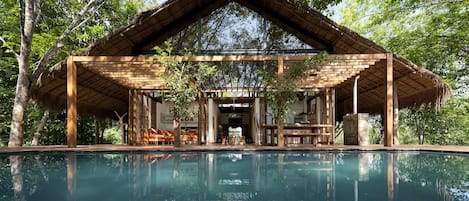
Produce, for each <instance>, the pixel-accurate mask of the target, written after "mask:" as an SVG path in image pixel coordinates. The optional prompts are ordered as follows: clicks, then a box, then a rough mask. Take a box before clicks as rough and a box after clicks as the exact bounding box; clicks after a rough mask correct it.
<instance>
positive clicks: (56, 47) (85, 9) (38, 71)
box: [32, 0, 96, 81]
mask: <svg viewBox="0 0 469 201" xmlns="http://www.w3.org/2000/svg"><path fill="white" fill-rule="evenodd" d="M95 2H96V0H90V1H89V2H88V3H87V4H86V5H85V6H84V7H83V8H82V9H81V10H80V12H78V14H77V15H76V16H75V17H74V18H73V20H72V22H71V23H70V24H69V25H68V27H67V28H66V29H65V31H64V32H63V33H62V35H60V37H59V38H58V39H57V40H56V41H55V43H54V45H52V47H50V48H49V49H48V50H47V51H46V53H45V54H44V56H42V58H41V60H39V64H38V65H37V69H36V71H35V72H34V73H33V76H32V80H33V81H34V80H37V79H38V78H39V76H40V75H41V74H42V73H43V72H44V71H45V70H46V67H47V63H48V62H49V60H50V59H51V58H52V57H53V56H54V55H55V54H56V53H57V51H58V50H59V48H60V47H59V45H60V44H61V43H62V42H63V41H64V40H65V38H67V37H68V36H69V35H70V33H72V31H73V30H74V29H75V28H77V27H78V26H79V25H82V24H81V23H80V22H81V21H82V18H83V16H84V15H85V14H86V13H87V12H88V11H89V10H90V9H91V8H92V7H93V4H94V3H95Z"/></svg>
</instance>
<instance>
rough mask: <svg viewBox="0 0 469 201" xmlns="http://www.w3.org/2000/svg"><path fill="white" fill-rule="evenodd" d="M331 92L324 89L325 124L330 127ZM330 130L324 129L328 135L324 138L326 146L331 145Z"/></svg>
mask: <svg viewBox="0 0 469 201" xmlns="http://www.w3.org/2000/svg"><path fill="white" fill-rule="evenodd" d="M330 95H331V90H330V89H329V88H327V89H326V124H327V125H330V123H331V98H330V97H331V96H330ZM330 129H331V128H326V129H325V130H326V133H327V134H329V135H328V136H326V138H327V144H331V136H330V134H331V131H330Z"/></svg>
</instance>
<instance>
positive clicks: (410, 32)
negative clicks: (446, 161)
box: [339, 0, 469, 145]
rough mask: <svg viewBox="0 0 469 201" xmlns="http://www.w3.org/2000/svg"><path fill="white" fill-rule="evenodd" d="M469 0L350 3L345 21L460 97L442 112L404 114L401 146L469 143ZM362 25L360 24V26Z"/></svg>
mask: <svg viewBox="0 0 469 201" xmlns="http://www.w3.org/2000/svg"><path fill="white" fill-rule="evenodd" d="M467 5H468V2H467V1H465V0H463V1H426V0H399V1H391V0H386V1H381V0H345V1H344V2H343V5H342V6H341V7H340V11H339V13H340V14H339V16H340V19H339V21H340V23H341V24H343V25H345V26H347V27H349V28H351V29H353V30H354V31H357V32H358V33H360V34H362V35H364V36H366V37H368V38H370V39H371V40H373V41H375V42H377V43H378V44H379V45H381V46H383V47H384V48H386V49H388V50H390V51H392V52H393V53H396V54H399V55H402V56H404V57H406V58H408V59H410V60H411V61H412V62H413V63H415V64H417V65H418V66H420V67H423V68H426V69H429V70H431V71H433V72H434V73H436V74H438V75H440V76H442V77H443V79H445V81H446V82H448V83H449V84H450V85H451V86H452V88H453V89H455V94H456V96H455V97H453V98H451V99H450V100H449V101H448V104H447V105H446V107H445V108H443V109H442V110H441V111H436V110H432V109H429V108H427V107H417V108H413V109H408V110H403V111H402V114H401V115H400V121H401V122H402V123H401V126H400V130H399V132H400V137H401V140H400V141H401V143H416V142H418V141H419V140H418V137H419V136H423V137H424V141H425V143H430V144H458V145H461V144H466V145H467V144H468V140H467V137H465V136H467V133H468V128H469V124H468V123H467V106H464V105H465V102H467V96H468V95H467V93H468V91H469V88H468V86H469V78H468V76H467V75H468V74H469V68H468V67H467V64H468V61H469V57H468V50H469V49H468V47H469V40H468V39H467V36H468V35H469V29H468V27H469V15H468V14H467V13H468V11H469V10H468V9H469V7H468V6H467ZM357 22H360V23H357Z"/></svg>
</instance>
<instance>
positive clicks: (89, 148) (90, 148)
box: [0, 145, 469, 154]
mask: <svg viewBox="0 0 469 201" xmlns="http://www.w3.org/2000/svg"><path fill="white" fill-rule="evenodd" d="M54 151H59V152H64V151H65V152H125V151H144V152H146V151H430V152H451V153H464V154H469V146H435V145H397V146H393V147H384V146H383V145H369V146H352V145H322V146H311V145H301V146H288V147H284V148H279V147H276V146H256V145H243V146H222V145H183V146H182V147H178V148H175V147H173V146H168V145H163V146H162V145H158V146H156V145H151V146H128V145H78V146H77V148H67V146H64V145H56V146H37V147H19V148H7V147H3V148H0V153H24V152H54Z"/></svg>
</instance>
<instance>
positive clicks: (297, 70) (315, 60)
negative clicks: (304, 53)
mask: <svg viewBox="0 0 469 201" xmlns="http://www.w3.org/2000/svg"><path fill="white" fill-rule="evenodd" d="M326 56H327V55H326V54H325V53H321V54H319V55H315V56H311V57H310V58H308V59H307V60H306V61H304V62H303V63H296V64H294V65H292V66H290V68H289V69H288V70H286V71H285V72H284V73H282V74H278V73H277V71H276V70H275V69H276V68H275V67H276V66H270V67H269V68H267V69H266V71H264V72H260V73H261V77H262V78H263V80H262V82H265V84H264V86H266V87H267V88H268V89H269V90H265V91H264V92H263V94H264V97H265V99H266V100H267V104H268V105H269V107H270V108H271V109H272V111H273V114H274V116H275V118H276V119H277V123H278V121H283V119H284V118H285V114H287V112H288V110H289V108H288V106H289V105H290V104H292V103H294V102H296V101H297V99H298V96H297V92H296V91H295V90H297V89H298V87H297V85H298V80H300V79H301V78H303V77H304V76H305V72H306V71H307V70H311V69H315V68H316V66H317V65H318V64H320V63H321V62H322V61H324V59H325V58H326Z"/></svg>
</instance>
